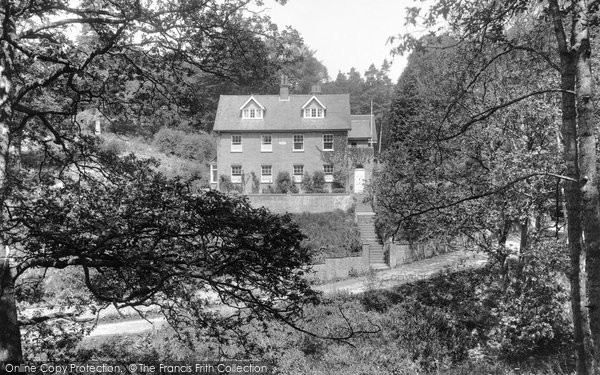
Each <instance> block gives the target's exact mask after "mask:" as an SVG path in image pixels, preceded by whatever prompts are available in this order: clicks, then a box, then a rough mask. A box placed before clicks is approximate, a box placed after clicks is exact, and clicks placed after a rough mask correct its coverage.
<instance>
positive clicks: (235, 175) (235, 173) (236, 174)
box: [231, 165, 242, 184]
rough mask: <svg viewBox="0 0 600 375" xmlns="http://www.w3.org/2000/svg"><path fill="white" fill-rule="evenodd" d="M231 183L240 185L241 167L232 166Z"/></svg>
mask: <svg viewBox="0 0 600 375" xmlns="http://www.w3.org/2000/svg"><path fill="white" fill-rule="evenodd" d="M231 182H233V183H234V184H241V183H242V166H241V165H232V166H231Z"/></svg>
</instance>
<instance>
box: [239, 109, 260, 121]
mask: <svg viewBox="0 0 600 375" xmlns="http://www.w3.org/2000/svg"><path fill="white" fill-rule="evenodd" d="M242 118H243V119H261V118H263V110H262V109H259V108H245V109H244V110H243V111H242Z"/></svg>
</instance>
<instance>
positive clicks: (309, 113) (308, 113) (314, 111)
mask: <svg viewBox="0 0 600 375" xmlns="http://www.w3.org/2000/svg"><path fill="white" fill-rule="evenodd" d="M304 117H305V118H323V117H325V112H324V111H323V108H316V107H315V108H305V109H304Z"/></svg>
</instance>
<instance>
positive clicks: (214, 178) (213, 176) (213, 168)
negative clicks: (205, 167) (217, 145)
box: [210, 164, 218, 184]
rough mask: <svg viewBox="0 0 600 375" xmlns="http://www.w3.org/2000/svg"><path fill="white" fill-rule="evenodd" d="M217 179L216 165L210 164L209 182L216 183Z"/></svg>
mask: <svg viewBox="0 0 600 375" xmlns="http://www.w3.org/2000/svg"><path fill="white" fill-rule="evenodd" d="M217 181H218V171H217V166H216V165H214V164H211V165H210V183H211V184H216V183H217Z"/></svg>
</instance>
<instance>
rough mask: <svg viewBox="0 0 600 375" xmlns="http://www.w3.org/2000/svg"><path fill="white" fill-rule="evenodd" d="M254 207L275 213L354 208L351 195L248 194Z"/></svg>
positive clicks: (315, 211)
mask: <svg viewBox="0 0 600 375" xmlns="http://www.w3.org/2000/svg"><path fill="white" fill-rule="evenodd" d="M248 198H249V199H250V203H251V204H252V205H253V206H254V207H266V208H268V209H269V210H271V211H272V212H275V213H285V212H290V213H302V212H311V213H317V212H330V211H335V210H343V211H348V210H349V209H350V208H352V207H353V206H354V197H352V195H350V194H248Z"/></svg>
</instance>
